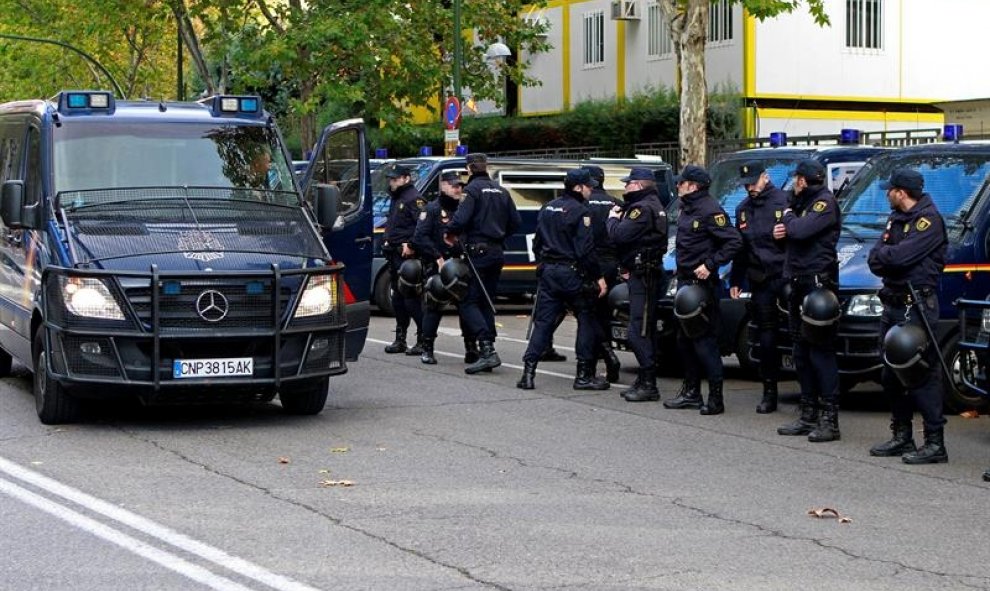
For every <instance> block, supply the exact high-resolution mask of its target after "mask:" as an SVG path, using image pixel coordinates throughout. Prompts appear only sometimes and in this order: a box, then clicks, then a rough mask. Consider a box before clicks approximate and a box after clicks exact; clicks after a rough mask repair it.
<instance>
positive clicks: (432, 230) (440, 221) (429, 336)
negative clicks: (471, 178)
mask: <svg viewBox="0 0 990 591" xmlns="http://www.w3.org/2000/svg"><path fill="white" fill-rule="evenodd" d="M463 188H464V182H463V181H461V176H460V173H458V172H457V171H455V170H451V171H447V172H444V173H443V174H441V175H440V197H439V198H437V199H436V200H435V201H432V202H431V203H429V204H428V205H427V206H426V209H425V210H424V211H423V212H421V213H420V214H419V222H418V223H417V224H416V232H415V233H414V234H413V239H412V243H413V248H415V249H416V252H417V253H418V254H419V256H420V258H421V259H422V261H423V277H424V278H426V279H427V280H428V279H429V277H431V276H433V275H436V274H437V273H438V272H439V271H440V267H441V266H442V265H443V262H444V261H445V260H447V259H450V258H453V257H455V256H459V255H460V248H459V247H452V246H449V245H448V244H447V243H446V242H444V241H443V234H444V230H445V229H446V228H447V225H448V224H450V220H451V219H452V218H453V216H454V213H455V212H457V207H458V206H459V205H460V202H461V198H462V196H463ZM424 300H425V306H424V308H425V310H424V311H423V354H422V355H421V356H420V361H422V362H423V363H426V364H429V365H435V364H436V362H437V359H436V357H435V356H434V353H433V345H434V342H435V341H436V338H437V329H438V328H439V327H440V319H441V318H442V317H443V308H444V305H445V303H446V302H445V301H440V300H436V299H435V298H434V297H433V296H432V294H430V293H427V294H425V295H424ZM458 319H459V320H460V324H461V333H462V334H465V335H467V334H468V332H467V330H466V326H465V324H464V318H463V316H461V314H460V308H459V307H458ZM464 349H465V358H466V359H467V357H468V355H469V354H470V353H471V352H473V353H474V358H473V359H470V361H467V360H466V361H465V362H466V363H474V362H475V361H477V360H478V358H477V352H478V345H477V342H476V341H474V340H473V339H471V338H470V337H467V336H465V338H464Z"/></svg>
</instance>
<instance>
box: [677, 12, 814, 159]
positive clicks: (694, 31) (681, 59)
mask: <svg viewBox="0 0 990 591" xmlns="http://www.w3.org/2000/svg"><path fill="white" fill-rule="evenodd" d="M715 1H717V0H660V10H661V11H662V12H663V15H664V17H665V18H666V20H667V22H668V23H670V37H671V40H672V42H673V48H674V57H675V59H676V63H677V78H678V79H677V91H678V94H679V96H680V100H681V118H680V145H681V164H682V165H684V164H701V165H704V164H705V153H706V149H707V146H706V133H707V128H706V125H705V114H706V113H707V112H708V88H707V84H706V80H705V41H706V40H707V34H708V8H709V6H710V4H711V3H713V2H715ZM731 1H732V3H737V4H741V5H742V6H743V8H744V9H745V10H746V11H747V12H749V14H751V15H753V16H754V17H756V18H758V19H760V20H761V21H762V20H765V19H767V18H770V17H774V16H777V15H780V14H783V13H789V12H793V11H794V10H795V9H797V8H798V7H799V6H800V5H801V0H731ZM824 2H825V0H807V4H808V12H810V13H811V15H812V17H813V18H814V19H815V22H816V23H818V24H819V25H821V26H825V25H828V24H829V19H828V15H827V14H825V6H824Z"/></svg>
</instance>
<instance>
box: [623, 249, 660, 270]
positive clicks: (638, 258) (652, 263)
mask: <svg viewBox="0 0 990 591" xmlns="http://www.w3.org/2000/svg"><path fill="white" fill-rule="evenodd" d="M663 254H664V253H663V250H661V249H659V248H646V249H643V250H640V251H639V252H637V253H636V254H635V255H634V256H633V261H632V265H631V266H630V269H629V270H630V271H633V272H634V273H649V272H660V271H662V270H663Z"/></svg>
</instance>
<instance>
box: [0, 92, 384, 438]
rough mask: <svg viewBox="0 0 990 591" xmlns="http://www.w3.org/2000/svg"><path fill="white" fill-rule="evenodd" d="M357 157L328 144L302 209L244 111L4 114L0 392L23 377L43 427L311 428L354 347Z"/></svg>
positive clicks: (84, 96)
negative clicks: (284, 424) (102, 402)
mask: <svg viewBox="0 0 990 591" xmlns="http://www.w3.org/2000/svg"><path fill="white" fill-rule="evenodd" d="M366 154H367V150H366V147H365V138H364V125H363V123H362V122H361V121H360V120H352V121H347V122H342V123H338V124H334V125H332V126H330V127H328V128H327V129H326V130H324V132H323V134H322V136H321V138H320V141H319V144H318V147H317V151H316V156H314V161H313V162H312V163H310V165H309V170H308V172H307V174H306V179H307V183H308V185H307V186H305V189H306V193H305V197H304V194H303V192H302V191H301V189H302V187H300V185H299V184H298V183H297V180H296V177H295V175H294V174H293V168H292V166H291V161H290V160H289V158H288V154H287V152H286V150H285V147H284V143H283V141H282V138H281V136H280V134H279V131H278V129H277V127H276V126H275V123H274V121H273V119H272V118H271V116H269V115H268V114H267V113H266V112H265V111H264V110H263V108H262V104H261V100H260V99H259V98H258V97H253V96H216V97H211V98H208V99H204V100H202V101H200V102H198V103H171V102H148V101H138V102H129V101H123V100H120V101H118V100H116V98H115V97H114V96H113V94H112V93H110V92H106V91H65V92H61V93H59V94H58V95H56V96H55V97H53V98H52V99H50V100H29V101H19V102H13V103H6V104H3V105H0V187H2V188H0V218H2V226H0V232H2V233H3V238H4V239H3V241H2V242H0V253H2V257H3V260H4V264H3V266H2V273H0V375H7V374H8V373H9V372H10V369H11V363H12V361H13V360H17V361H18V362H20V363H23V364H24V365H26V366H27V367H28V368H29V369H31V370H32V372H33V374H34V379H33V390H34V396H35V401H36V407H37V412H38V416H39V418H40V419H41V421H42V422H43V423H46V424H57V423H63V422H70V421H73V420H77V419H78V418H79V416H80V411H81V409H82V404H83V403H82V402H81V401H82V400H83V399H85V398H108V397H117V396H119V397H136V398H138V399H139V400H140V401H142V402H143V403H146V404H176V403H196V402H208V403H216V402H220V401H252V400H272V399H273V398H274V397H275V396H276V395H278V396H279V398H280V401H281V404H282V407H283V408H284V409H285V411H286V412H288V413H292V414H315V413H318V412H320V411H321V410H322V409H323V407H324V404H325V402H326V398H327V395H328V387H329V380H330V377H331V376H334V375H339V374H342V373H344V372H346V370H347V365H346V361H347V359H348V358H350V359H355V358H356V357H357V355H358V354H359V353H360V350H361V346H363V341H364V338H365V336H366V333H367V320H368V301H367V300H368V290H369V287H370V286H369V284H370V259H371V254H370V253H371V209H370V206H371V204H370V195H369V193H368V170H367V155H366ZM365 239H366V241H367V244H366V245H364V240H365ZM325 241H326V243H325ZM337 244H340V245H341V247H340V248H339V249H338V248H335V247H336V246H337ZM328 245H329V246H330V250H329V251H328V248H327V246H328ZM362 301H363V304H362Z"/></svg>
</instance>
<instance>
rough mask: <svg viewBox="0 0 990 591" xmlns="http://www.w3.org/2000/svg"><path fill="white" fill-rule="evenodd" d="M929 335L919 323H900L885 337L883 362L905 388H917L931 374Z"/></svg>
mask: <svg viewBox="0 0 990 591" xmlns="http://www.w3.org/2000/svg"><path fill="white" fill-rule="evenodd" d="M927 350H928V335H927V334H925V331H924V329H922V328H921V327H920V326H918V325H917V324H898V325H896V326H893V327H891V329H890V330H888V331H887V334H886V335H885V336H884V337H883V362H884V363H886V364H887V367H889V368H890V371H892V372H893V373H894V375H895V376H897V379H898V380H900V382H901V384H904V387H905V388H917V387H918V386H920V385H922V384H923V383H925V380H926V379H927V378H928V376H929V370H930V369H931V365H929V363H928V360H926V359H925V351H927Z"/></svg>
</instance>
